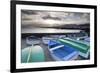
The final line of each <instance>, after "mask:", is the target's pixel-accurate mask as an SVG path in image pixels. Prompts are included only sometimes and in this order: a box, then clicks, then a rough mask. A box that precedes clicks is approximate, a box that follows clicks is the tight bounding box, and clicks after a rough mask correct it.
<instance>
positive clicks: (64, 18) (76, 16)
mask: <svg viewBox="0 0 100 73" xmlns="http://www.w3.org/2000/svg"><path fill="white" fill-rule="evenodd" d="M89 22H90V14H89V13H75V12H55V11H36V10H21V24H22V27H60V26H63V25H68V24H77V25H80V24H89Z"/></svg>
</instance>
